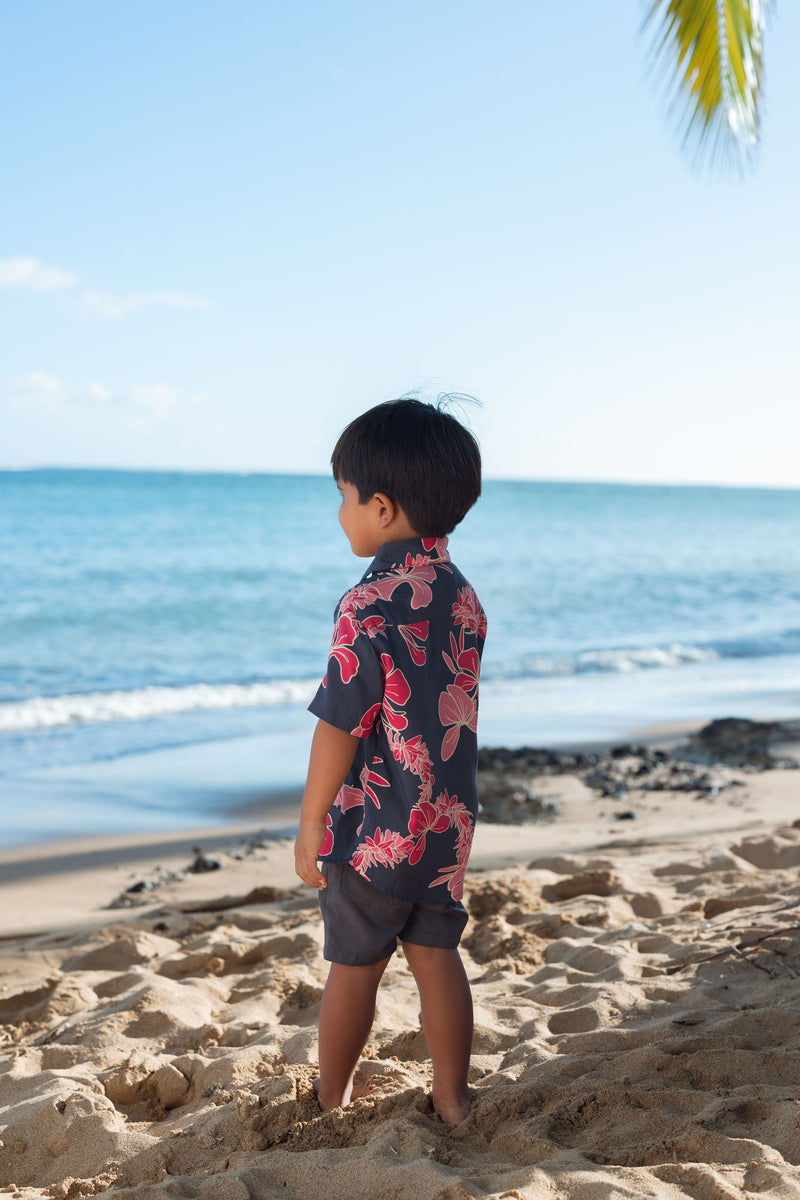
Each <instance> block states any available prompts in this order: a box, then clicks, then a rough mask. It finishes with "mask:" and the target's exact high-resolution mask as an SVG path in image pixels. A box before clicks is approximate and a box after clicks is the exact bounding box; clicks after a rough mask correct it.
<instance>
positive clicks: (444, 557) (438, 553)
mask: <svg viewBox="0 0 800 1200" xmlns="http://www.w3.org/2000/svg"><path fill="white" fill-rule="evenodd" d="M409 557H410V558H411V561H412V562H414V561H416V560H418V559H420V558H422V559H424V560H425V562H431V563H446V562H450V555H449V554H448V553H447V538H446V537H442V538H410V539H409V540H408V541H405V542H384V543H383V545H382V546H381V548H380V550H379V551H378V553H377V554H376V555H375V557H374V558H373V560H372V562H371V563H370V566H369V569H368V570H367V572H366V573H365V575H364V578H365V579H366V577H367V575H379V574H380V573H381V572H382V571H392V570H395V569H396V568H397V567H404V566H405V565H406V563H407V562H408V559H409Z"/></svg>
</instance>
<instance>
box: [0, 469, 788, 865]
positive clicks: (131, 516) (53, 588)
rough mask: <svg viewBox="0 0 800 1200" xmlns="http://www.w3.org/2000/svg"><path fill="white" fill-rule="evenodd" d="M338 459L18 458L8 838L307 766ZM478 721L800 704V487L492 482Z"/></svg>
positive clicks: (547, 728) (0, 628)
mask: <svg viewBox="0 0 800 1200" xmlns="http://www.w3.org/2000/svg"><path fill="white" fill-rule="evenodd" d="M337 505H338V494H337V492H336V488H335V485H334V482H333V480H332V479H330V478H325V477H318V476H297V475H258V474H241V475H238V474H221V473H219V474H216V473H208V474H202V473H197V474H195V473H184V472H149V471H148V472H139V471H116V470H113V471H112V470H58V469H51V470H47V469H42V470H20V471H2V472H0V791H2V793H3V795H4V803H3V810H4V813H3V821H2V831H1V832H0V844H6V845H9V844H15V843H19V842H23V841H26V840H31V839H36V838H42V837H45V836H47V837H61V836H65V835H68V834H70V833H73V834H77V833H80V834H85V833H86V832H98V833H102V832H106V831H108V832H111V831H113V832H117V831H121V830H137V829H144V828H153V827H163V828H167V827H170V828H172V827H177V826H178V825H189V824H193V825H197V824H203V823H209V822H212V821H217V822H219V821H220V820H221V819H224V818H225V816H226V815H228V813H229V810H230V807H231V805H232V803H233V800H234V799H236V798H237V797H238V798H239V799H241V798H242V797H247V796H250V797H252V796H256V795H258V794H259V793H267V792H269V791H270V790H276V789H284V788H288V787H292V786H296V785H298V784H300V783H301V782H302V778H303V774H304V768H305V756H306V753H307V747H308V741H309V739H310V734H311V729H312V726H313V719H312V718H311V717H310V716H309V714H308V713H307V712H306V709H305V706H306V704H307V703H308V701H309V700H310V698H311V696H312V695H313V693H314V690H315V689H316V686H317V684H318V682H319V679H320V677H321V675H322V674H323V673H324V669H325V657H326V651H327V647H328V641H329V637H330V630H331V618H332V614H333V609H334V606H335V603H336V601H337V599H338V597H339V596H340V595H341V593H342V592H343V591H344V590H345V589H346V588H347V587H348V586H350V585H351V584H352V583H354V582H355V581H356V580H357V579H358V578H360V575H361V574H362V572H363V570H364V569H365V568H366V566H367V563H366V561H364V560H357V559H354V558H353V556H352V554H351V552H350V549H349V546H348V544H347V542H346V540H345V538H344V535H343V534H342V532H341V530H340V529H339V525H338V522H337V517H336V514H337ZM450 550H451V554H452V556H453V558H454V560H455V561H456V562H457V563H458V565H459V567H460V568H461V569H462V571H463V572H464V573H465V574H466V575H467V577H468V578H469V579H470V580H471V582H472V583H473V585H474V586H475V588H476V590H477V591H478V594H479V595H480V597H481V600H482V602H483V605H484V607H485V609H486V611H487V613H488V617H489V636H488V640H487V645H486V652H485V657H484V670H483V678H482V689H481V718H480V726H479V738H480V741H481V742H482V743H483V744H489V745H498V744H506V745H521V744H528V745H545V744H546V745H555V744H567V743H571V742H573V743H574V742H584V741H592V740H606V739H619V740H622V739H626V738H629V737H630V736H632V735H634V734H635V733H636V731H637V730H640V729H642V728H643V727H645V726H647V725H650V724H653V723H660V722H664V721H681V720H696V719H706V718H707V719H710V718H712V717H717V716H727V715H744V716H759V715H762V716H766V715H787V716H788V715H795V716H796V715H798V713H799V712H800V491H788V490H777V489H776V490H770V489H749V488H747V489H745V488H742V489H733V488H718V487H668V486H636V485H621V484H620V485H617V484H600V483H596V484H595V483H546V482H511V481H488V482H487V483H486V484H485V488H484V494H483V496H482V498H481V500H480V502H479V503H478V505H477V506H476V508H475V509H474V510H473V511H472V512H471V513H470V514H469V515H468V516H467V518H466V519H465V521H464V522H463V523H462V525H461V526H459V527H458V529H457V530H456V531H455V532H454V534H453V535H452V536H451V539H450Z"/></svg>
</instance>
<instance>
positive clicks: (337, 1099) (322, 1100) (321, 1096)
mask: <svg viewBox="0 0 800 1200" xmlns="http://www.w3.org/2000/svg"><path fill="white" fill-rule="evenodd" d="M313 1087H314V1091H315V1092H316V1093H317V1100H318V1101H319V1106H320V1108H321V1109H322V1111H323V1112H330V1110H331V1109H332V1108H344V1107H345V1106H346V1105H348V1104H349V1103H350V1096H351V1094H352V1091H353V1085H352V1083H351V1084H350V1086H349V1087H348V1088H347V1089H346V1091H345V1092H344V1094H343V1095H342V1093H341V1092H340V1093H339V1094H338V1095H333V1094H332V1093H328V1092H325V1091H323V1090H322V1080H321V1079H320V1077H319V1075H318V1076H317V1077H316V1079H315V1080H314V1081H313Z"/></svg>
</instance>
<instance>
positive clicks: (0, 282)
mask: <svg viewBox="0 0 800 1200" xmlns="http://www.w3.org/2000/svg"><path fill="white" fill-rule="evenodd" d="M77 278H78V276H77V275H73V273H72V272H71V271H62V270H61V268H60V267H46V266H45V265H44V263H43V262H40V261H39V259H38V258H4V259H2V260H0V287H8V288H25V289H26V290H28V291H31V292H55V291H58V290H59V289H60V288H69V287H72V285H73V283H75V281H76V279H77Z"/></svg>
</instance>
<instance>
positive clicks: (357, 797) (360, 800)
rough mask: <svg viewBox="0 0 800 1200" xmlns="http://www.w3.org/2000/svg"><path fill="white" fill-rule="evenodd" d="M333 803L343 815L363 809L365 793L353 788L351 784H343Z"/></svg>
mask: <svg viewBox="0 0 800 1200" xmlns="http://www.w3.org/2000/svg"><path fill="white" fill-rule="evenodd" d="M333 803H334V804H335V805H336V807H337V808H340V809H341V810H342V812H343V813H346V812H348V811H349V809H351V808H363V807H364V792H363V791H362V789H361V788H357V787H351V786H350V784H349V783H343V784H342V786H341V787H340V788H339V791H338V792H337V794H336V799H335V800H334V802H333Z"/></svg>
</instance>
